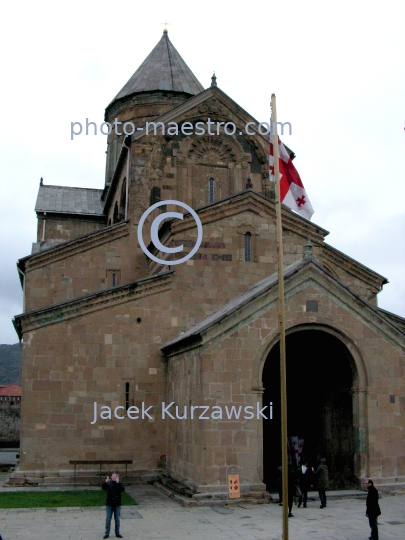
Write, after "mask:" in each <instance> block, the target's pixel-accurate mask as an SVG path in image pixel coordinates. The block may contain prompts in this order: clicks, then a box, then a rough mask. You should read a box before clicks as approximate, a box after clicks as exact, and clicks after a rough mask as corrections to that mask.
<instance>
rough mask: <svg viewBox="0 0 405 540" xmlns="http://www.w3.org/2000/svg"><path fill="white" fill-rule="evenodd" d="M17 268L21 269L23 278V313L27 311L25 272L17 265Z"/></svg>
mask: <svg viewBox="0 0 405 540" xmlns="http://www.w3.org/2000/svg"><path fill="white" fill-rule="evenodd" d="M17 270H18V271H19V273H20V275H21V276H22V280H23V313H25V274H24V272H23V271H22V270H20V269H19V268H18V266H17Z"/></svg>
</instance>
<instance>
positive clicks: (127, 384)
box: [125, 382, 129, 411]
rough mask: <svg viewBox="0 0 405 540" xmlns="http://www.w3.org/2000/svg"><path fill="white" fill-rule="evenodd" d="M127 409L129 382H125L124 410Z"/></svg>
mask: <svg viewBox="0 0 405 540" xmlns="http://www.w3.org/2000/svg"><path fill="white" fill-rule="evenodd" d="M128 409H129V382H126V383H125V410H126V411H127V410H128Z"/></svg>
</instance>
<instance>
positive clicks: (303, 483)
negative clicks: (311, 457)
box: [297, 461, 312, 508]
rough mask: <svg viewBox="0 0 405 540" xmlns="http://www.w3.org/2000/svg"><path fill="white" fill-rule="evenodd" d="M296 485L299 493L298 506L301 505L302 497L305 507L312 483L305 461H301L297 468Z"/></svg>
mask: <svg viewBox="0 0 405 540" xmlns="http://www.w3.org/2000/svg"><path fill="white" fill-rule="evenodd" d="M297 477H298V487H299V488H300V491H301V495H299V500H298V508H299V507H300V506H301V504H302V502H303V499H304V508H306V507H307V500H308V490H309V488H310V487H311V484H312V471H311V469H310V468H309V467H308V463H307V462H306V461H304V462H303V464H302V465H301V467H299V468H298V470H297Z"/></svg>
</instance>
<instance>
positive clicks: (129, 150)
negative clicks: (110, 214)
mask: <svg viewBox="0 0 405 540" xmlns="http://www.w3.org/2000/svg"><path fill="white" fill-rule="evenodd" d="M123 146H124V147H125V148H126V149H127V185H126V187H125V221H126V220H127V219H128V194H129V160H130V157H131V147H130V146H127V145H126V144H125V138H124V143H123Z"/></svg>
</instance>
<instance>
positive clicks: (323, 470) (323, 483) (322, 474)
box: [312, 458, 329, 508]
mask: <svg viewBox="0 0 405 540" xmlns="http://www.w3.org/2000/svg"><path fill="white" fill-rule="evenodd" d="M312 470H313V469H312ZM314 474H315V476H316V485H317V488H318V493H319V498H320V500H321V508H325V507H326V490H327V489H329V473H328V467H327V465H326V459H325V458H322V459H321V461H320V463H319V465H318V468H317V469H316V471H315V473H314Z"/></svg>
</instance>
